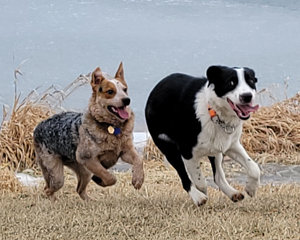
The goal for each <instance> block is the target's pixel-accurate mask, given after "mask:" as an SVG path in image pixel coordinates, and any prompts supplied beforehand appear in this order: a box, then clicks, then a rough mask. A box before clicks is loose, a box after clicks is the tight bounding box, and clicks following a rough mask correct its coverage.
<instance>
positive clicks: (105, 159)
mask: <svg viewBox="0 0 300 240" xmlns="http://www.w3.org/2000/svg"><path fill="white" fill-rule="evenodd" d="M98 158H99V161H100V162H101V164H102V166H103V167H105V168H106V169H108V168H110V167H112V166H114V165H115V164H116V163H117V161H118V159H119V156H118V155H117V154H116V152H115V151H107V152H105V153H103V154H101V155H99V156H98Z"/></svg>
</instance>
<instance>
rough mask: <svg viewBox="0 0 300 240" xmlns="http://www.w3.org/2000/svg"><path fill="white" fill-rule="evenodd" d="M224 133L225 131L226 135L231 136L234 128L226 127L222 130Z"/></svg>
mask: <svg viewBox="0 0 300 240" xmlns="http://www.w3.org/2000/svg"><path fill="white" fill-rule="evenodd" d="M224 131H225V132H226V133H228V134H231V133H233V132H234V127H231V126H226V127H225V128H224Z"/></svg>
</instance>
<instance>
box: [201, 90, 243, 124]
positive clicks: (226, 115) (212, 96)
mask: <svg viewBox="0 0 300 240" xmlns="http://www.w3.org/2000/svg"><path fill="white" fill-rule="evenodd" d="M204 94H205V99H206V107H207V106H210V108H212V109H213V110H214V111H215V112H216V115H218V117H219V118H220V119H221V120H222V121H224V122H225V123H226V124H229V125H232V126H235V127H236V126H238V125H240V124H242V123H243V121H242V120H241V119H240V118H239V117H238V116H237V115H236V113H235V112H233V111H232V109H231V108H230V106H229V105H228V104H227V102H226V100H224V99H221V98H219V97H217V95H216V93H215V92H214V91H213V90H212V89H211V88H210V87H205V88H204ZM224 103H225V104H224Z"/></svg>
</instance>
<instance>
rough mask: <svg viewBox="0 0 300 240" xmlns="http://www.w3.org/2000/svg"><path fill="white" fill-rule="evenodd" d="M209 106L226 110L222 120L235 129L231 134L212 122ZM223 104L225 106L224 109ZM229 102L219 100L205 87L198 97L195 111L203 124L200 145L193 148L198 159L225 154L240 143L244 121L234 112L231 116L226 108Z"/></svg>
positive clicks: (199, 137) (199, 138)
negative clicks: (235, 144)
mask: <svg viewBox="0 0 300 240" xmlns="http://www.w3.org/2000/svg"><path fill="white" fill-rule="evenodd" d="M208 104H209V105H214V104H215V105H216V106H217V107H218V108H219V109H224V112H225V113H226V114H223V116H221V118H222V117H223V118H222V119H221V120H222V121H224V122H225V123H226V124H229V125H230V126H232V127H234V131H233V132H232V133H230V134H228V133H226V132H225V130H224V128H222V127H221V126H220V125H218V124H216V123H214V122H213V121H212V120H211V117H210V115H209V111H208ZM222 104H225V105H224V107H222ZM226 104H227V102H226V101H224V100H221V101H220V100H218V99H216V97H215V96H214V92H213V91H211V90H210V89H209V88H207V87H204V89H203V90H202V91H200V92H199V93H198V94H197V96H196V101H195V110H196V115H197V118H198V119H199V122H200V123H201V132H200V134H199V135H198V143H197V145H196V146H195V147H194V148H193V155H194V156H197V157H199V158H200V157H203V156H214V155H215V154H217V153H223V154H224V153H225V152H226V151H227V150H229V149H230V148H231V147H232V145H233V144H234V143H236V142H237V141H239V138H240V136H241V133H242V121H241V120H240V119H238V118H237V117H236V115H235V113H234V112H232V114H230V111H231V109H229V108H228V106H226Z"/></svg>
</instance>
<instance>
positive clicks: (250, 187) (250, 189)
mask: <svg viewBox="0 0 300 240" xmlns="http://www.w3.org/2000/svg"><path fill="white" fill-rule="evenodd" d="M258 186H259V181H258V180H254V179H249V180H248V182H247V184H246V187H245V191H246V192H247V194H248V195H249V196H250V197H254V196H255V194H256V190H257V188H258Z"/></svg>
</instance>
